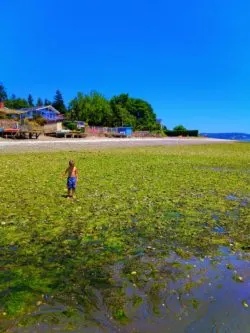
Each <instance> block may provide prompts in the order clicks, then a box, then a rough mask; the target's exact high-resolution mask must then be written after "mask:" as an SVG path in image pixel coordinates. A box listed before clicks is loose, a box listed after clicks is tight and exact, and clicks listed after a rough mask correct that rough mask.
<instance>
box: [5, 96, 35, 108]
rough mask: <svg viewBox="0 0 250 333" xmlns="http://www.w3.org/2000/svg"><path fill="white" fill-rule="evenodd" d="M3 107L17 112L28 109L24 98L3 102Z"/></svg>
mask: <svg viewBox="0 0 250 333" xmlns="http://www.w3.org/2000/svg"><path fill="white" fill-rule="evenodd" d="M4 104H5V106H6V107H7V108H9V109H15V110H19V109H23V108H28V107H29V104H28V102H27V101H26V99H24V98H16V97H15V99H8V100H7V101H5V103H4Z"/></svg>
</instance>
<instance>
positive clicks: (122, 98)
mask: <svg viewBox="0 0 250 333" xmlns="http://www.w3.org/2000/svg"><path fill="white" fill-rule="evenodd" d="M110 105H111V107H112V110H113V114H114V122H115V123H117V122H118V123H119V125H120V126H121V124H123V125H124V126H125V125H126V126H128V125H129V126H132V127H134V128H135V129H141V130H154V129H157V128H158V127H159V125H158V124H157V123H156V115H155V113H154V111H153V108H152V106H151V105H150V104H149V103H148V102H146V101H144V100H142V99H139V98H131V97H129V95H128V94H120V95H118V96H114V97H113V98H111V100H110ZM125 110H126V112H125ZM122 117H124V118H123V119H125V121H123V119H122Z"/></svg>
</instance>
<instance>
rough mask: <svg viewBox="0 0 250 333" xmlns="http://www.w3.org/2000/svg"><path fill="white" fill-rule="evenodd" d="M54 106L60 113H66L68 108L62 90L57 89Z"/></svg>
mask: <svg viewBox="0 0 250 333" xmlns="http://www.w3.org/2000/svg"><path fill="white" fill-rule="evenodd" d="M52 105H53V107H54V108H55V109H57V110H58V111H59V112H60V113H63V114H64V113H66V112H67V109H66V107H65V104H64V101H63V97H62V94H61V92H60V90H57V91H56V95H55V97H54V102H53V104H52Z"/></svg>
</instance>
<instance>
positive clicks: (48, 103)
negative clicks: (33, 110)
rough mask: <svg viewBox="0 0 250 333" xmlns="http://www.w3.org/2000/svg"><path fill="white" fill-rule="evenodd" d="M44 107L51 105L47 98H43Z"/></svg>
mask: <svg viewBox="0 0 250 333" xmlns="http://www.w3.org/2000/svg"><path fill="white" fill-rule="evenodd" d="M44 105H52V102H51V101H50V100H48V99H47V98H45V100H44Z"/></svg>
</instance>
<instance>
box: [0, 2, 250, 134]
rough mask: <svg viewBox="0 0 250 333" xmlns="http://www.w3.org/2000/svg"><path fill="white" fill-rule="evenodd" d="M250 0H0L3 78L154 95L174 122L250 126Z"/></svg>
mask: <svg viewBox="0 0 250 333" xmlns="http://www.w3.org/2000/svg"><path fill="white" fill-rule="evenodd" d="M249 13H250V2H249V0H240V1H239V0H219V1H218V0H190V1H186V0H174V1H173V0H169V1H168V0H154V1H147V0H144V1H142V0H134V1H132V0H127V1H115V0H105V1H104V0H93V1H85V0H71V1H68V0H67V1H66V0H61V1H59V0H1V6H0V15H1V19H0V31H1V35H0V36H1V43H0V51H1V52H0V81H1V82H2V83H4V85H5V86H6V88H7V90H8V93H9V94H12V93H15V94H16V95H17V96H21V97H26V96H27V95H28V94H29V93H32V94H33V96H34V97H35V98H37V97H42V98H48V99H52V98H53V96H54V93H55V90H56V89H58V88H59V89H60V90H61V91H62V93H63V96H64V98H65V101H66V102H68V101H69V100H70V99H71V98H73V97H74V96H75V95H76V93H77V92H78V91H82V92H89V91H90V90H98V91H100V92H102V93H103V94H104V95H105V96H106V97H111V96H112V95H115V94H119V93H122V92H127V93H129V94H130V95H131V96H132V97H140V98H143V99H146V100H147V101H149V102H150V103H151V104H152V106H153V108H154V110H155V112H156V114H157V116H158V117H159V118H162V119H163V121H164V123H165V124H166V125H167V127H169V128H172V127H173V126H175V125H177V124H183V125H185V126H186V127H188V128H198V129H200V130H201V131H209V132H217V131H220V132H228V131H241V132H248V133H249V132H250V43H249V42H250V40H249V39H250V34H249V31H250V20H249Z"/></svg>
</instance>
